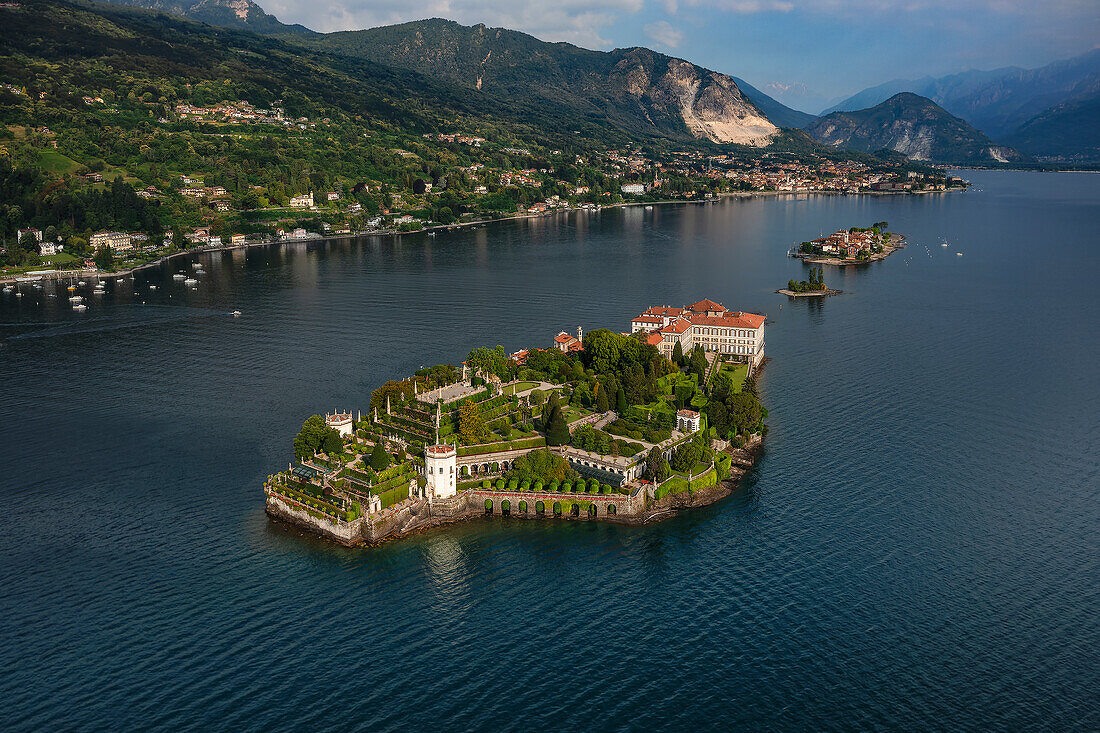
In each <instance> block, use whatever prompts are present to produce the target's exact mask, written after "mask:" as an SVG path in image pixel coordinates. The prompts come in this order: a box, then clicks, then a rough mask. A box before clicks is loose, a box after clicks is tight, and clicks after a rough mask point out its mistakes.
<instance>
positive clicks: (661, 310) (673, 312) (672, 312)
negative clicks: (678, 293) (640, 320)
mask: <svg viewBox="0 0 1100 733" xmlns="http://www.w3.org/2000/svg"><path fill="white" fill-rule="evenodd" d="M683 312H684V309H683V308H672V307H671V306H667V305H655V306H653V307H652V308H650V309H649V310H647V311H646V312H645V313H643V314H642V315H643V316H678V315H681V314H682V313H683Z"/></svg>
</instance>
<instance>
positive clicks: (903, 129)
mask: <svg viewBox="0 0 1100 733" xmlns="http://www.w3.org/2000/svg"><path fill="white" fill-rule="evenodd" d="M806 131H807V132H809V133H810V135H811V136H812V137H813V138H814V139H815V140H817V141H819V142H822V143H825V144H826V145H832V146H834V147H838V148H846V149H850V150H862V151H864V152H867V153H873V152H875V151H877V150H881V149H883V148H886V149H889V150H895V151H897V152H899V153H904V154H905V155H907V156H909V157H910V158H912V159H914V160H926V161H932V162H939V163H961V164H968V165H989V164H995V163H1016V162H1021V161H1024V160H1026V157H1025V156H1023V155H1021V154H1020V153H1018V152H1017V151H1015V150H1013V149H1012V148H1009V147H1007V146H1003V145H997V144H996V143H994V142H993V141H992V140H990V139H989V138H988V137H986V136H985V135H984V134H982V133H981V132H979V131H978V130H976V129H974V127H972V126H971V125H970V124H968V123H967V122H966V121H965V120H962V119H960V118H958V117H955V116H954V115H952V114H951V113H949V112H947V111H946V110H945V109H943V108H942V107H940V106H939V105H937V104H936V103H935V102H933V101H932V100H930V99H928V98H926V97H921V96H918V95H916V94H912V93H910V92H901V93H900V94H895V95H894V96H892V97H890V98H889V99H887V100H886V101H884V102H881V103H879V104H877V105H875V106H874V107H870V108H868V109H863V110H858V111H854V112H833V113H831V114H828V115H825V116H824V117H818V118H817V119H815V120H814V121H813V122H811V123H810V124H809V125H807V127H806Z"/></svg>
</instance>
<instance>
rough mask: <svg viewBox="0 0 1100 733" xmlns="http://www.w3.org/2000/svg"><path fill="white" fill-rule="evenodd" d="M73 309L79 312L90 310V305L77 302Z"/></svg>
mask: <svg viewBox="0 0 1100 733" xmlns="http://www.w3.org/2000/svg"><path fill="white" fill-rule="evenodd" d="M73 310H74V311H76V312H78V313H81V312H83V311H86V310H88V306H86V305H84V304H83V303H77V304H75V305H74V306H73Z"/></svg>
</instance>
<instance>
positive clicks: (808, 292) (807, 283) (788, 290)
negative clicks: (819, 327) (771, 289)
mask: <svg viewBox="0 0 1100 733" xmlns="http://www.w3.org/2000/svg"><path fill="white" fill-rule="evenodd" d="M775 292H777V293H781V294H783V295H786V296H788V297H791V298H820V297H824V296H826V295H840V293H841V292H842V291H840V290H833V289H832V288H829V287H827V286H826V285H825V272H824V270H822V269H821V268H820V267H811V268H810V279H809V280H799V281H797V282H796V281H794V280H788V281H787V287H785V288H780V289H779V290H776V291H775Z"/></svg>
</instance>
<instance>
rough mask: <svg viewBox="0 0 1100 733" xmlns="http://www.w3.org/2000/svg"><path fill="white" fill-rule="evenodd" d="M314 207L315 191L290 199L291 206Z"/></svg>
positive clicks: (300, 207)
mask: <svg viewBox="0 0 1100 733" xmlns="http://www.w3.org/2000/svg"><path fill="white" fill-rule="evenodd" d="M312 207H313V191H310V192H309V193H303V194H301V195H298V196H294V197H292V198H291V199H290V208H292V209H309V208H312Z"/></svg>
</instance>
